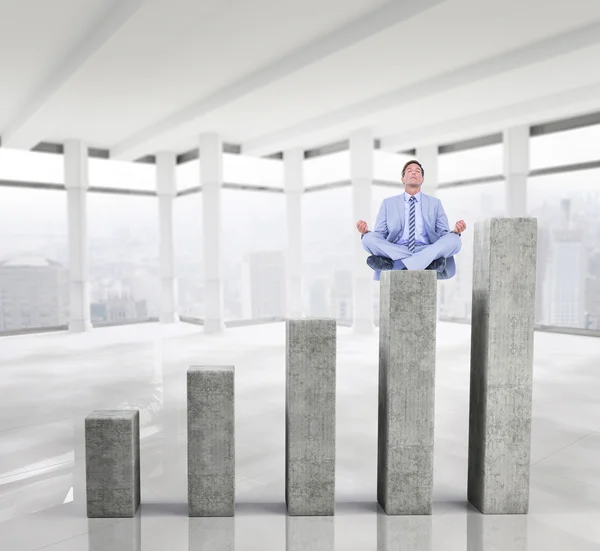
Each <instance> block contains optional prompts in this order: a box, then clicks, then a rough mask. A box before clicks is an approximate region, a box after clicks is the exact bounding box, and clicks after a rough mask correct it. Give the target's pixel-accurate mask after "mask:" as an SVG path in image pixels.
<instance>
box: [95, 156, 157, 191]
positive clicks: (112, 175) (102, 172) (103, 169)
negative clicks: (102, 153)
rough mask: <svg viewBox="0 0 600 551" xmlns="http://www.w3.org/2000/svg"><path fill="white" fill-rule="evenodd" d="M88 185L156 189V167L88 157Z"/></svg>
mask: <svg viewBox="0 0 600 551" xmlns="http://www.w3.org/2000/svg"><path fill="white" fill-rule="evenodd" d="M88 163H89V164H88V167H89V184H90V186H97V187H108V188H125V189H137V190H147V191H155V190H156V167H155V166H154V165H152V164H148V163H129V162H125V161H115V160H112V159H111V160H108V159H93V158H92V159H89V161H88Z"/></svg>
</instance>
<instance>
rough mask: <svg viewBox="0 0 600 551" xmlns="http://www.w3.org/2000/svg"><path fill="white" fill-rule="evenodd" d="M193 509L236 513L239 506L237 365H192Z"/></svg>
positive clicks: (193, 513) (193, 512)
mask: <svg viewBox="0 0 600 551" xmlns="http://www.w3.org/2000/svg"><path fill="white" fill-rule="evenodd" d="M187 395H188V512H189V516H190V517H231V516H233V515H234V510H235V442H234V428H235V427H234V425H235V410H234V368H233V367H232V366H214V367H213V366H210V367H209V366H207V367H190V369H189V370H188V373H187Z"/></svg>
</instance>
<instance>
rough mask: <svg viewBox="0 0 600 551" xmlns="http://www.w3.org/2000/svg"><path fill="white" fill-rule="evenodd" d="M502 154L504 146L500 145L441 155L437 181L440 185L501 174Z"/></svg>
mask: <svg viewBox="0 0 600 551" xmlns="http://www.w3.org/2000/svg"><path fill="white" fill-rule="evenodd" d="M503 152H504V146H503V144H501V143H500V144H494V145H486V146H483V147H476V148H473V149H465V150H464V151H456V152H452V153H443V154H441V155H439V157H438V179H439V181H440V182H442V183H443V182H456V181H459V180H469V179H471V178H481V177H484V176H496V175H498V174H502V173H503V166H502V165H503V160H504V159H503ZM425 175H427V167H425Z"/></svg>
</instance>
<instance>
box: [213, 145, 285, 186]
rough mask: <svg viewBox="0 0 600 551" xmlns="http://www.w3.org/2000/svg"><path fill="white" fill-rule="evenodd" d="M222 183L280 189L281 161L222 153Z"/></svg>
mask: <svg viewBox="0 0 600 551" xmlns="http://www.w3.org/2000/svg"><path fill="white" fill-rule="evenodd" d="M223 181H224V182H228V183H234V184H246V185H251V186H267V187H275V188H279V189H282V188H283V161H281V160H278V159H262V158H260V157H249V156H247V155H234V154H231V153H224V154H223Z"/></svg>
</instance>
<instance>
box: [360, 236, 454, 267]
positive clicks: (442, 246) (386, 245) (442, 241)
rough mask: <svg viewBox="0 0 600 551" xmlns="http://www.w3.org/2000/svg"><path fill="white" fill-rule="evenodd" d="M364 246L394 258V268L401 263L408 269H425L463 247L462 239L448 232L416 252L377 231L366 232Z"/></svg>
mask: <svg viewBox="0 0 600 551" xmlns="http://www.w3.org/2000/svg"><path fill="white" fill-rule="evenodd" d="M362 246H363V248H364V249H365V250H366V251H367V252H368V253H370V254H372V255H376V256H384V257H386V258H390V259H392V260H394V268H396V267H397V266H398V265H399V264H400V263H399V262H398V261H401V263H402V264H403V265H404V267H406V269H407V270H424V269H425V268H427V266H429V265H430V264H431V263H432V262H433V261H434V260H437V259H438V258H449V257H451V256H454V255H455V254H457V253H458V252H459V251H460V249H461V247H462V243H461V239H460V237H459V236H458V235H457V234H455V233H447V234H446V235H444V236H443V237H440V238H439V239H438V240H437V241H436V242H435V243H432V244H431V245H426V246H421V247H418V248H417V250H416V251H415V252H414V253H411V252H410V251H409V250H408V247H406V246H405V245H397V244H396V243H390V242H389V241H388V240H387V239H385V238H384V237H382V236H381V235H379V234H377V233H375V232H369V233H366V234H365V236H364V237H363V238H362Z"/></svg>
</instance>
